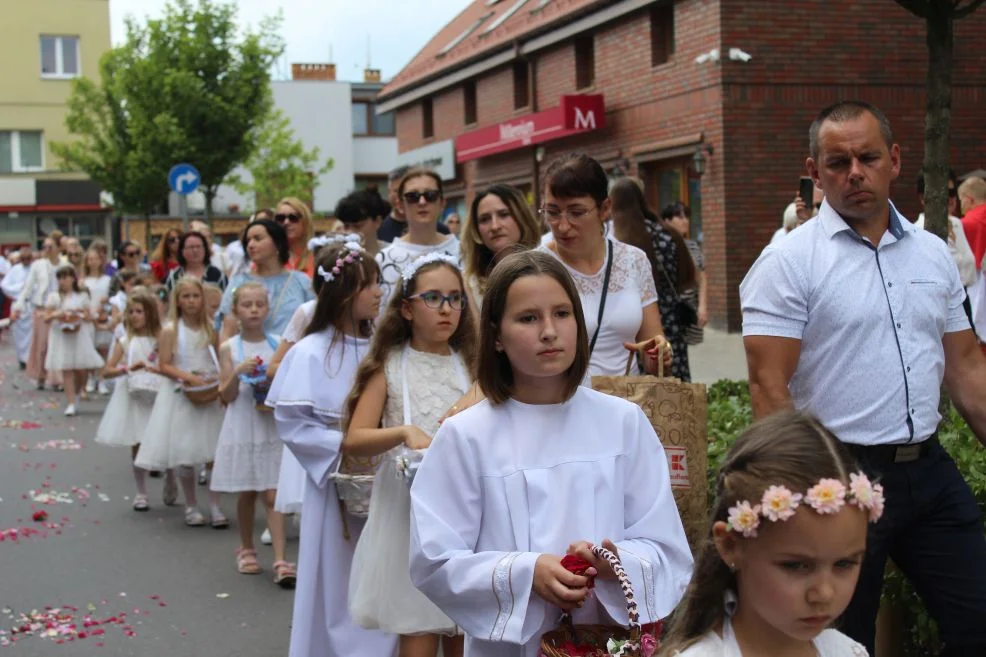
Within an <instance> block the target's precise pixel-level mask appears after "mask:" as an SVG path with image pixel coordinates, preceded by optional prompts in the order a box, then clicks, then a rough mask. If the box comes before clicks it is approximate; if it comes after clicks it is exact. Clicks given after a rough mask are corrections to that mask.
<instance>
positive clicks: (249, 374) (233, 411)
mask: <svg viewBox="0 0 986 657" xmlns="http://www.w3.org/2000/svg"><path fill="white" fill-rule="evenodd" d="M269 310H270V303H269V300H268V298H267V289H266V288H265V287H264V286H263V285H261V284H260V283H246V284H244V285H242V286H240V287H239V288H237V289H236V290H234V291H233V314H234V315H235V316H236V319H237V320H239V324H240V334H239V335H237V336H235V337H233V338H230V339H229V340H227V341H226V342H224V343H223V345H222V347H221V348H220V350H219V373H220V388H219V391H220V396H221V398H222V400H223V403H225V404H226V405H227V406H226V416H225V419H224V420H223V426H222V431H221V432H220V433H219V445H218V446H217V448H216V464H215V467H214V469H213V472H212V483H211V489H212V490H213V491H216V492H222V493H239V501H238V502H237V505H236V520H237V524H238V526H239V528H240V546H239V547H238V548H237V549H236V569H237V571H238V572H239V573H240V574H243V575H258V574H260V573H261V572H263V569H262V568H261V567H260V564H259V563H258V562H257V551H256V549H255V548H254V544H253V529H254V522H253V519H254V515H255V513H256V506H257V497H258V495H259V496H261V497H262V500H263V504H264V511H265V512H266V514H267V527H268V528H269V529H270V533H271V538H272V544H273V547H274V566H273V568H274V583H275V584H277V585H279V586H281V587H282V588H294V584H295V581H296V580H297V577H298V576H297V573H296V571H295V567H294V564H291V563H288V562H287V561H285V559H284V517H283V516H282V515H281V514H280V513H278V512H277V511H275V510H274V497H275V494H276V492H277V476H278V472H279V471H280V468H281V450H282V449H283V445H282V443H281V441H280V440H279V439H278V437H277V429H276V427H275V426H274V416H273V414H272V413H270V412H262V411H260V410H257V404H263V402H264V396H265V389H266V386H267V377H266V374H265V368H266V365H267V363H269V362H270V359H271V357H272V356H273V355H274V351H275V350H276V349H277V339H276V338H274V337H273V336H272V335H270V334H269V333H265V332H264V320H265V319H267V313H268V312H269ZM254 384H260V388H259V395H260V397H258V396H257V394H255V389H254Z"/></svg>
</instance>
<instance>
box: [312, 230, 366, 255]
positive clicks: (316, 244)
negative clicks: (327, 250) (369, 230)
mask: <svg viewBox="0 0 986 657" xmlns="http://www.w3.org/2000/svg"><path fill="white" fill-rule="evenodd" d="M346 242H356V243H357V244H361V243H362V242H363V236H362V235H360V234H358V233H350V234H349V235H341V234H339V233H326V234H325V235H319V236H318V237H313V238H311V239H310V240H308V250H309V251H316V250H318V249H320V248H322V247H323V246H329V245H331V244H344V243H346Z"/></svg>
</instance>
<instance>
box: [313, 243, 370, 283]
mask: <svg viewBox="0 0 986 657" xmlns="http://www.w3.org/2000/svg"><path fill="white" fill-rule="evenodd" d="M344 247H345V249H346V251H347V253H346V254H345V255H343V256H341V257H339V258H336V262H335V264H334V265H333V266H332V269H330V270H329V271H325V268H323V267H322V265H319V266H318V275H319V276H321V277H322V280H323V281H325V282H326V283H331V282H332V281H334V280H335V279H336V276H338V275H339V274H341V273H342V268H343V267H345V266H346V265H348V264H352V263H354V262H356V261H358V260H360V259H361V258H362V257H363V253H364V251H363V247H362V246H360V244H359V242H346V243H345V245H344Z"/></svg>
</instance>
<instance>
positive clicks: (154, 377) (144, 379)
mask: <svg viewBox="0 0 986 657" xmlns="http://www.w3.org/2000/svg"><path fill="white" fill-rule="evenodd" d="M133 350H134V339H133V338H131V339H130V341H129V343H128V344H127V369H128V370H129V368H130V367H131V366H132V365H133V363H134V358H133ZM164 381H165V379H164V377H163V376H161V375H160V374H155V373H154V372H148V371H147V370H146V369H140V370H137V371H135V372H129V371H128V373H127V390H128V391H129V392H130V396H131V397H134V398H136V399H139V400H141V401H149V402H152V401H154V398H155V397H157V393H158V390H160V389H161V386H162V385H163V384H164Z"/></svg>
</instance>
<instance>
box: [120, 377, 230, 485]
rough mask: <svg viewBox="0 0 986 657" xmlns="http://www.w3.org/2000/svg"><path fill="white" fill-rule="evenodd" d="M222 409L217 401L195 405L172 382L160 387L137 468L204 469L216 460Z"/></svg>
mask: <svg viewBox="0 0 986 657" xmlns="http://www.w3.org/2000/svg"><path fill="white" fill-rule="evenodd" d="M222 426H223V407H222V406H221V405H220V404H219V402H218V401H215V402H212V403H211V404H205V405H202V406H199V405H196V404H193V403H192V402H190V401H188V398H186V397H185V395H184V394H182V392H181V391H180V390H175V384H174V383H173V382H171V381H168V382H166V383H165V384H164V385H162V386H161V389H160V390H159V391H158V393H157V400H155V402H154V410H153V411H152V412H151V418H150V420H149V422H148V427H147V431H146V432H145V433H144V440H143V441H142V442H141V444H140V451H138V452H137V458H136V459H135V460H134V465H136V466H137V467H139V468H146V469H148V470H164V469H166V468H176V467H178V466H180V465H201V464H203V463H209V462H211V461H212V460H213V459H214V458H215V457H216V445H217V443H218V442H219V431H220V429H222Z"/></svg>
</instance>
